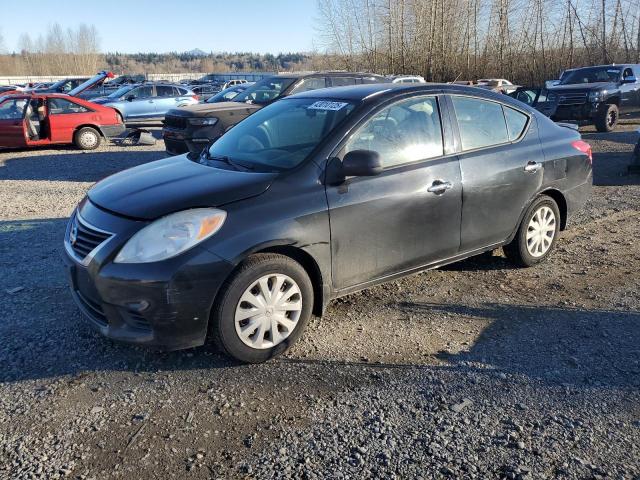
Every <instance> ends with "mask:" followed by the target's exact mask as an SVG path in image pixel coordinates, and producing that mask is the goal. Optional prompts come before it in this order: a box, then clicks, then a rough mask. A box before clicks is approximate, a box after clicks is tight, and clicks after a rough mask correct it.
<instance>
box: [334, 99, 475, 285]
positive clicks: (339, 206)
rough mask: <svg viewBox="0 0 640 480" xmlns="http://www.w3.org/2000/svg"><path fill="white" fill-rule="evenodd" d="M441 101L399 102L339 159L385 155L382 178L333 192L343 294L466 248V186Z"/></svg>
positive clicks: (376, 117)
mask: <svg viewBox="0 0 640 480" xmlns="http://www.w3.org/2000/svg"><path fill="white" fill-rule="evenodd" d="M441 98H442V97H438V96H435V95H427V96H412V97H410V98H405V99H402V100H396V101H394V102H393V103H391V104H388V105H387V106H385V107H382V108H380V109H379V110H378V111H377V112H375V113H373V114H372V115H370V116H368V119H367V120H366V121H365V122H364V123H363V124H361V125H360V126H359V127H358V128H356V130H355V132H354V133H353V134H352V135H351V136H350V137H349V139H348V140H347V141H346V143H345V145H344V146H343V147H342V148H341V150H340V152H339V153H338V157H339V158H343V157H344V155H345V154H346V153H348V152H349V151H352V150H361V149H364V150H372V151H376V152H378V153H379V154H380V157H381V160H382V162H383V166H384V171H383V172H382V173H381V174H379V175H377V176H373V177H350V178H347V179H346V181H345V182H344V183H341V184H340V185H335V186H332V185H327V188H326V192H327V200H328V204H329V217H330V224H331V254H332V255H331V257H332V260H331V261H332V270H333V283H334V286H335V288H337V289H339V290H343V289H348V288H350V287H355V286H358V285H361V284H366V283H367V282H370V281H372V280H376V279H382V278H385V277H387V276H390V275H393V274H396V273H399V272H404V271H408V270H411V269H413V268H416V267H420V266H424V265H427V264H429V263H432V262H435V261H437V260H440V259H444V258H448V257H451V256H454V255H455V254H456V253H457V252H458V247H459V244H460V215H461V208H462V185H461V178H460V168H459V164H458V159H457V157H456V156H455V155H451V154H447V153H446V152H447V151H448V150H449V149H448V146H447V148H446V149H445V142H444V141H443V131H444V138H447V137H450V128H449V127H448V125H449V123H448V121H446V120H444V121H443V119H442V118H441V116H440V111H441V109H440V108H439V107H440V105H441V101H440V99H441Z"/></svg>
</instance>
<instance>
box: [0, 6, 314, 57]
mask: <svg viewBox="0 0 640 480" xmlns="http://www.w3.org/2000/svg"><path fill="white" fill-rule="evenodd" d="M19 3H20V2H19ZM88 5H89V6H88ZM28 7H29V8H28V10H29V12H32V13H30V14H28V15H27V16H26V17H25V10H24V9H23V8H11V9H9V8H2V15H0V35H2V37H4V46H5V49H6V50H9V51H14V50H16V51H17V50H18V39H19V37H20V35H21V34H22V33H25V31H27V29H28V33H29V34H30V35H31V37H32V38H37V37H38V35H39V34H40V33H43V32H46V30H47V27H48V25H50V24H52V23H56V22H57V23H59V24H60V25H62V27H63V28H67V27H76V26H77V25H79V24H80V23H86V24H89V25H91V24H93V25H95V27H96V29H97V30H98V32H99V33H100V46H101V50H102V51H103V52H105V53H106V52H115V51H118V52H123V53H135V52H170V51H177V52H183V51H188V50H192V49H194V48H199V49H201V50H204V51H205V52H210V51H213V52H222V51H231V52H236V51H243V52H256V53H274V54H277V53H280V52H303V51H309V50H311V49H312V48H313V37H314V28H313V23H314V18H315V16H316V0H239V1H238V0H236V1H230V0H209V1H206V0H128V1H124V0H108V1H99V2H89V3H87V1H86V0H82V1H81V0H29V2H28ZM35 12H37V14H34V13H35Z"/></svg>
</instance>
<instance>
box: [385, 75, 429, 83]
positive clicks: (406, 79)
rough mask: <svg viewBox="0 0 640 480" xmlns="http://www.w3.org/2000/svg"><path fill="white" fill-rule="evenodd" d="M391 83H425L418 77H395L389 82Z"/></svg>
mask: <svg viewBox="0 0 640 480" xmlns="http://www.w3.org/2000/svg"><path fill="white" fill-rule="evenodd" d="M391 82H392V83H427V82H426V81H425V79H424V78H423V77H421V76H420V75H397V76H395V77H393V80H391Z"/></svg>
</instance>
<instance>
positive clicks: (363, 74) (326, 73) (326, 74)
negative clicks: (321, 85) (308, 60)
mask: <svg viewBox="0 0 640 480" xmlns="http://www.w3.org/2000/svg"><path fill="white" fill-rule="evenodd" d="M273 77H284V78H307V77H363V78H366V77H372V78H384V77H383V76H382V75H378V74H376V73H367V72H336V71H331V70H329V71H320V72H291V73H287V72H281V73H278V74H277V75H274V76H273ZM273 77H266V78H273Z"/></svg>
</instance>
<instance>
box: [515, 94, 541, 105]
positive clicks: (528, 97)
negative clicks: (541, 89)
mask: <svg viewBox="0 0 640 480" xmlns="http://www.w3.org/2000/svg"><path fill="white" fill-rule="evenodd" d="M515 97H516V99H517V100H520V101H521V102H522V103H526V104H527V105H533V103H534V102H535V100H536V92H535V90H518V92H517V93H516V95H515Z"/></svg>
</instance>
